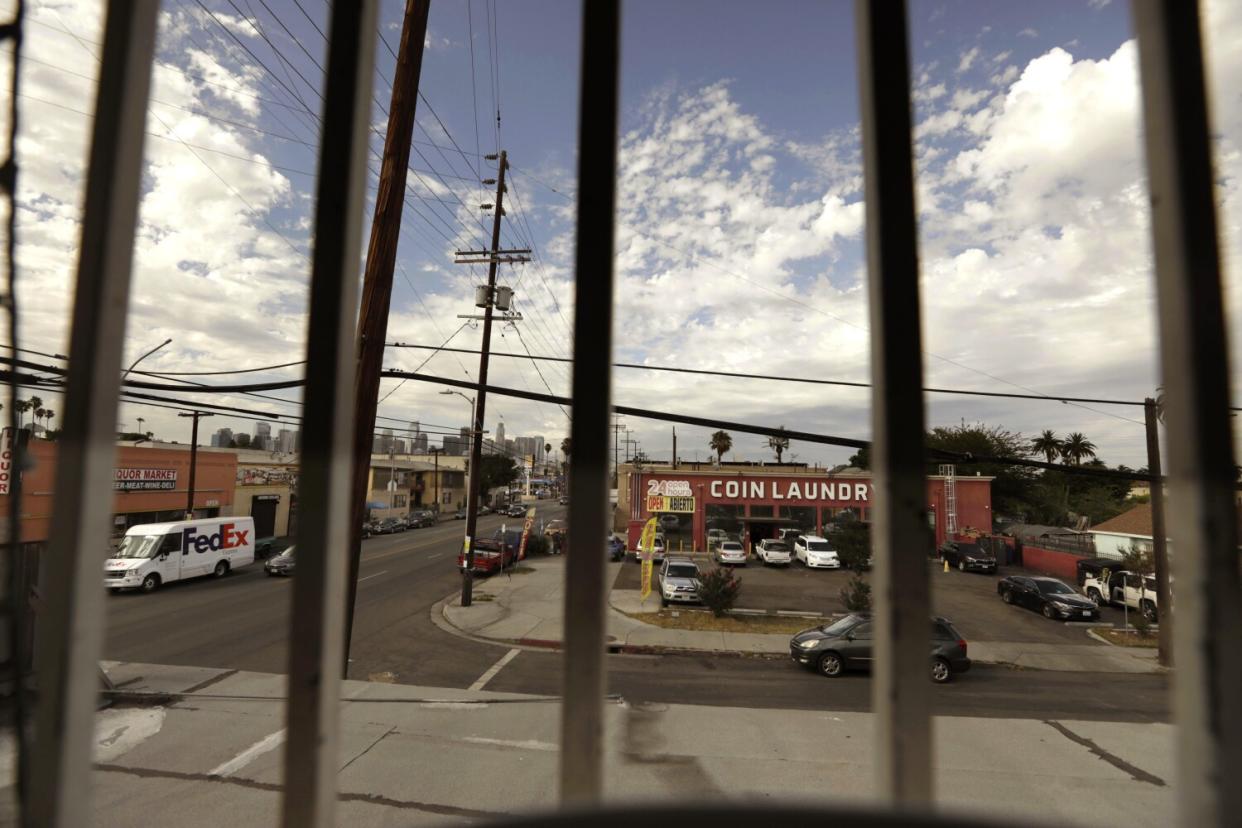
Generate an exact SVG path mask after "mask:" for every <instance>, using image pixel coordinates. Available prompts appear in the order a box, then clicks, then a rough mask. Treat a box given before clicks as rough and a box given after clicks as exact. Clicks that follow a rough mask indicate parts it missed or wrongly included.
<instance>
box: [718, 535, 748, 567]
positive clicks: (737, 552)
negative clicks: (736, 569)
mask: <svg viewBox="0 0 1242 828" xmlns="http://www.w3.org/2000/svg"><path fill="white" fill-rule="evenodd" d="M714 557H715V560H716V563H718V564H739V565H741V566H746V547H745V546H742V544H741V542H740V541H735V540H722V541H720V542H719V543H717V544H716V554H715V556H714Z"/></svg>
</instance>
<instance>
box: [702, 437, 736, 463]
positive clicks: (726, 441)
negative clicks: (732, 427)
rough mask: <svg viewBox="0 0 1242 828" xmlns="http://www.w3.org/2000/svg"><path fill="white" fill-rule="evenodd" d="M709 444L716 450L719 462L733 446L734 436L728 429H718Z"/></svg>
mask: <svg viewBox="0 0 1242 828" xmlns="http://www.w3.org/2000/svg"><path fill="white" fill-rule="evenodd" d="M708 445H709V446H710V447H711V449H712V451H714V452H716V462H717V463H719V462H720V461H721V460H722V459H723V458H724V453H725V452H726V451H729V450H730V449H732V448H733V438H732V437H730V436H729V432H727V431H717V432H716V433H715V434H713V435H712V439H711V440H710V441H709V442H708Z"/></svg>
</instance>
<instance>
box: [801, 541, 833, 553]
mask: <svg viewBox="0 0 1242 828" xmlns="http://www.w3.org/2000/svg"><path fill="white" fill-rule="evenodd" d="M806 548H807V551H810V552H831V551H832V547H831V546H829V545H828V541H807V542H806Z"/></svg>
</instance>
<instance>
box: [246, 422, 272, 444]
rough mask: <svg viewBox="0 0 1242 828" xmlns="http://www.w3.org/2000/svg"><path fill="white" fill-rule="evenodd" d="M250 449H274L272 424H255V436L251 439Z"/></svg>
mask: <svg viewBox="0 0 1242 828" xmlns="http://www.w3.org/2000/svg"><path fill="white" fill-rule="evenodd" d="M250 447H251V448H257V449H264V450H267V449H270V448H271V447H272V424H271V423H265V422H263V421H261V420H260V421H259V422H257V423H255V424H254V436H253V437H251V438H250Z"/></svg>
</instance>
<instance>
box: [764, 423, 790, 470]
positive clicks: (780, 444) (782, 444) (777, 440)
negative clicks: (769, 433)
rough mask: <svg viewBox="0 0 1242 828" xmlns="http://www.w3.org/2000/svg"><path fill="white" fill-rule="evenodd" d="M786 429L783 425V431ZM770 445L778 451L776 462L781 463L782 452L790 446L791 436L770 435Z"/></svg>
mask: <svg viewBox="0 0 1242 828" xmlns="http://www.w3.org/2000/svg"><path fill="white" fill-rule="evenodd" d="M784 430H785V427H784V426H781V431H784ZM768 446H769V447H770V448H771V449H772V450H773V451H774V452H776V462H777V463H779V462H781V454H782V453H784V451H785V449H787V448H789V438H788V437H769V438H768Z"/></svg>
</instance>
